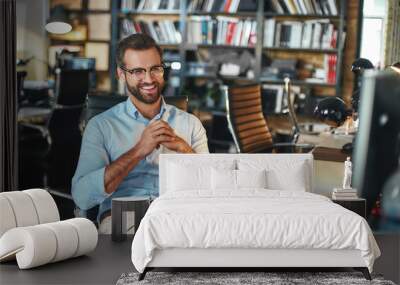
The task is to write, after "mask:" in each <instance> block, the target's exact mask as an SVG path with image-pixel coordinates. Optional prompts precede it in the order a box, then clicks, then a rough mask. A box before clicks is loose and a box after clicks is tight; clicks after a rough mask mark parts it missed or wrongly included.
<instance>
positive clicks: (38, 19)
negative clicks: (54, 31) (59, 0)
mask: <svg viewBox="0 0 400 285" xmlns="http://www.w3.org/2000/svg"><path fill="white" fill-rule="evenodd" d="M16 4H17V5H16V8H17V58H19V59H20V58H23V59H25V58H28V57H31V56H34V57H35V59H33V60H31V61H30V62H29V63H28V65H27V66H26V67H25V68H23V69H24V70H26V71H28V77H27V79H28V80H45V79H47V65H46V64H45V63H43V61H47V42H48V40H47V35H46V30H45V29H44V26H45V23H46V19H47V15H48V0H17V1H16Z"/></svg>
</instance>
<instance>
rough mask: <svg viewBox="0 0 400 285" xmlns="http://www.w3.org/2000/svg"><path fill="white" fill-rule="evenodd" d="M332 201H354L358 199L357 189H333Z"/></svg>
mask: <svg viewBox="0 0 400 285" xmlns="http://www.w3.org/2000/svg"><path fill="white" fill-rule="evenodd" d="M332 199H334V200H354V199H358V196H357V189H354V188H348V189H343V188H334V189H333V192H332Z"/></svg>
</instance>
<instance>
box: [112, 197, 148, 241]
mask: <svg viewBox="0 0 400 285" xmlns="http://www.w3.org/2000/svg"><path fill="white" fill-rule="evenodd" d="M149 205H150V197H148V196H132V197H118V198H113V199H112V201H111V225H112V226H111V239H112V241H118V242H120V241H124V240H126V238H127V225H126V222H127V221H126V215H125V213H124V212H126V211H134V212H135V232H136V230H137V228H138V227H139V224H140V221H141V220H142V218H143V217H144V215H145V214H146V211H147V208H148V207H149Z"/></svg>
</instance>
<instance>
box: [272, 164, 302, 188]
mask: <svg viewBox="0 0 400 285" xmlns="http://www.w3.org/2000/svg"><path fill="white" fill-rule="evenodd" d="M307 180H308V179H307V177H306V176H305V175H304V170H303V166H298V167H296V168H294V169H292V170H291V172H290V176H288V175H287V174H286V173H285V172H283V171H280V170H277V169H272V170H269V171H267V181H268V186H267V188H268V189H272V190H288V191H307V185H308V182H307Z"/></svg>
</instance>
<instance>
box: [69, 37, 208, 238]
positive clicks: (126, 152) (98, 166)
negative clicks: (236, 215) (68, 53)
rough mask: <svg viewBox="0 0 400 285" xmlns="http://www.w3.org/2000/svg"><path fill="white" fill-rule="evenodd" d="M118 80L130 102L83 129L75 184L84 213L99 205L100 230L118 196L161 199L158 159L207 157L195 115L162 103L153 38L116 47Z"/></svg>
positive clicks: (158, 52) (129, 40)
mask: <svg viewBox="0 0 400 285" xmlns="http://www.w3.org/2000/svg"><path fill="white" fill-rule="evenodd" d="M116 57H117V64H118V69H117V73H118V78H119V80H122V81H124V83H125V86H126V93H127V94H128V95H129V96H128V99H127V100H126V101H125V102H123V103H120V104H118V105H116V106H114V107H112V108H111V109H109V110H107V111H105V112H103V113H101V114H99V115H97V116H95V117H93V118H92V119H91V120H90V121H89V123H88V125H87V126H86V128H85V132H84V134H83V139H82V146H81V152H80V156H79V162H78V165H77V169H76V172H75V175H74V177H73V179H72V197H73V199H74V201H75V204H76V205H77V206H78V207H79V208H80V209H83V210H86V209H90V208H92V207H94V206H96V205H99V214H98V222H99V225H100V227H99V231H100V232H101V231H102V230H101V229H102V223H103V222H104V220H105V219H106V218H107V224H108V226H107V228H108V229H106V230H105V231H107V232H108V231H109V228H110V227H109V223H110V209H111V200H112V198H115V197H127V196H149V197H156V196H158V191H159V187H158V163H157V162H158V155H159V153H160V152H161V150H166V151H168V152H176V153H208V146H207V137H206V132H205V129H204V127H203V126H202V124H201V122H200V121H199V120H198V119H197V118H196V117H195V116H193V115H191V114H189V113H187V112H184V111H182V110H179V109H177V108H176V107H174V106H171V105H168V104H166V103H165V102H164V100H163V97H162V95H161V91H162V89H163V86H164V85H165V80H164V69H165V67H164V65H163V62H162V50H161V48H160V47H159V46H158V45H157V44H156V42H155V41H154V39H153V38H151V37H150V36H148V35H145V34H133V35H130V36H128V37H126V38H124V39H122V40H121V41H120V42H119V43H118V48H117V56H116Z"/></svg>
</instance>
